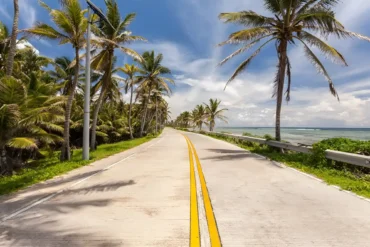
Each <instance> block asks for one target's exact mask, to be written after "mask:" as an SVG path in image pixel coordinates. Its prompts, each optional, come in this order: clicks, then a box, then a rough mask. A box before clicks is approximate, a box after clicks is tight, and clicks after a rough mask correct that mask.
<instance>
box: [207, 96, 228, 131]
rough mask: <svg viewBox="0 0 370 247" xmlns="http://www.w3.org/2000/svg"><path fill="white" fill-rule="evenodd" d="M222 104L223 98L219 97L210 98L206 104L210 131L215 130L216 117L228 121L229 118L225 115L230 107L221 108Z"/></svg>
mask: <svg viewBox="0 0 370 247" xmlns="http://www.w3.org/2000/svg"><path fill="white" fill-rule="evenodd" d="M220 104H221V100H218V99H210V100H209V104H208V105H207V104H205V103H204V105H205V111H206V114H207V117H208V121H209V131H213V130H214V128H215V125H216V119H220V120H221V121H223V122H225V123H227V120H226V119H227V118H226V117H225V116H224V115H223V113H224V112H225V111H227V110H228V109H226V108H223V109H219V106H220Z"/></svg>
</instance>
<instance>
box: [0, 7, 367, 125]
mask: <svg viewBox="0 0 370 247" xmlns="http://www.w3.org/2000/svg"><path fill="white" fill-rule="evenodd" d="M45 2H46V3H47V4H49V5H50V6H51V7H53V8H59V6H58V1H56V0H45ZM81 2H82V3H83V4H84V5H85V1H82V0H81ZM93 2H94V3H95V4H96V5H98V6H99V7H101V8H102V9H104V1H103V0H94V1H93ZM118 2H119V5H120V10H121V13H122V14H127V13H130V12H135V13H137V18H136V20H135V21H134V22H133V23H132V25H131V26H130V30H131V31H132V32H133V34H136V35H141V36H144V37H146V38H147V39H148V40H149V42H147V43H135V44H131V45H130V47H131V48H133V49H136V50H137V51H139V52H143V51H145V50H153V49H154V50H155V51H157V52H161V53H163V54H164V57H165V60H164V64H165V65H166V66H168V67H169V68H171V69H172V71H173V76H174V78H175V79H176V84H177V86H176V87H175V88H174V93H173V95H172V97H171V98H169V99H168V101H169V103H170V107H171V111H172V113H173V116H176V115H178V114H179V113H180V112H181V111H185V110H190V109H191V108H193V107H194V106H195V105H196V104H200V103H203V102H206V101H207V100H208V99H209V98H211V97H213V98H219V99H221V100H222V102H223V107H227V108H228V109H229V111H228V113H227V116H228V118H229V126H273V125H274V112H275V101H274V100H273V99H271V93H272V81H273V79H274V73H275V66H276V62H277V57H276V54H275V51H274V47H273V45H272V46H270V47H268V48H267V49H265V50H264V51H263V52H262V53H261V54H260V55H259V57H258V58H257V59H256V60H254V62H253V63H252V65H251V66H250V67H249V70H248V71H247V72H245V73H244V74H242V75H241V76H240V77H239V78H238V79H237V80H235V81H234V82H233V83H232V84H230V86H229V87H228V88H227V89H226V91H223V88H224V86H225V82H226V81H227V79H228V77H229V76H230V75H231V73H232V72H233V68H235V67H236V66H237V65H238V63H239V62H240V61H241V60H242V59H243V58H244V59H245V58H246V57H247V56H248V55H250V53H246V54H242V55H240V56H239V57H237V58H235V59H234V60H232V61H230V62H229V63H228V64H226V65H225V66H223V67H218V66H217V64H218V62H220V61H221V60H222V59H223V58H224V57H225V56H227V55H228V54H229V53H231V52H232V51H233V50H235V49H236V48H237V47H236V46H230V47H222V48H220V47H217V46H216V45H217V44H218V43H220V42H222V41H224V40H225V39H226V38H227V36H228V34H229V33H231V32H232V31H235V30H238V29H241V28H242V27H238V26H235V25H230V24H223V23H222V22H221V21H219V20H218V18H217V16H218V14H219V13H220V12H228V11H238V10H249V9H251V10H254V11H256V12H259V13H263V14H265V15H268V12H266V11H265V10H264V9H263V5H262V3H256V2H262V1H255V0H176V1H174V0H157V1H152V0H125V1H121V0H119V1H118ZM19 4H20V12H21V20H20V28H27V27H30V26H32V24H33V23H35V22H36V21H42V22H47V23H50V21H49V17H48V13H47V12H46V11H45V10H44V9H43V8H41V7H40V6H39V5H38V3H37V0H19ZM12 8H13V7H12V1H11V0H0V19H1V20H2V21H3V22H5V23H6V24H8V25H10V23H11V19H12V12H13V9H12ZM335 11H336V13H337V17H338V19H339V20H340V21H341V22H342V23H343V24H344V25H345V26H346V27H347V29H349V30H351V31H355V32H360V33H362V34H365V35H368V36H370V29H369V28H368V27H367V25H368V23H370V16H369V15H368V13H369V11H370V1H368V0H353V1H343V2H342V3H341V4H339V5H338V7H337V8H336V9H335ZM30 42H31V43H32V45H33V46H34V47H35V48H36V49H37V50H39V52H40V54H42V55H46V56H50V57H56V56H62V55H67V56H70V57H72V56H73V50H72V49H71V47H69V46H58V45H57V44H56V43H54V42H51V41H45V40H35V39H31V40H30ZM329 42H330V44H332V45H333V46H335V47H336V48H337V49H338V50H339V51H341V52H342V54H343V55H344V56H345V57H346V59H347V62H348V64H349V67H341V66H339V65H336V64H332V63H331V61H329V60H327V59H325V58H324V57H322V60H323V62H324V64H325V65H326V66H327V68H328V71H329V73H330V74H331V76H332V78H333V79H334V82H335V84H336V87H337V90H338V92H339V95H340V98H341V102H340V103H339V102H338V101H336V99H335V98H334V97H332V96H331V94H330V93H329V90H328V87H327V83H326V81H325V79H324V78H323V77H322V76H321V75H317V73H316V70H315V68H314V67H313V66H312V65H311V64H310V62H309V61H307V59H305V58H304V56H303V51H302V47H300V46H291V47H290V49H289V56H290V59H291V63H292V70H293V91H292V99H291V102H290V103H289V104H284V106H283V118H282V125H283V126H315V127H327V126H330V127H370V56H369V55H370V43H368V42H365V41H358V40H351V39H350V40H336V39H332V38H330V39H329ZM117 54H119V51H117ZM127 61H129V59H127V58H126V57H125V56H123V55H122V54H119V61H118V65H123V64H124V63H125V62H127Z"/></svg>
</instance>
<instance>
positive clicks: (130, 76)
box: [119, 64, 139, 139]
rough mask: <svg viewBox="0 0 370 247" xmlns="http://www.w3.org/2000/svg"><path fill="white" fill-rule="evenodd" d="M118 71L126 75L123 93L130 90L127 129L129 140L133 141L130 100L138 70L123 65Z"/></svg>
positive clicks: (132, 65) (134, 67)
mask: <svg viewBox="0 0 370 247" xmlns="http://www.w3.org/2000/svg"><path fill="white" fill-rule="evenodd" d="M119 70H120V71H121V72H123V73H125V74H126V75H127V79H126V86H125V91H126V93H127V92H128V90H130V107H129V112H128V127H129V129H130V138H131V139H133V138H134V135H133V130H132V121H131V116H132V100H133V95H134V86H135V84H136V83H137V79H136V78H135V74H136V73H137V72H138V71H139V68H138V67H136V66H135V65H134V64H131V65H129V64H125V66H124V67H122V68H119Z"/></svg>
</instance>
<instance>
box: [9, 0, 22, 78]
mask: <svg viewBox="0 0 370 247" xmlns="http://www.w3.org/2000/svg"><path fill="white" fill-rule="evenodd" d="M13 3H14V18H13V29H12V36H11V39H10V50H9V55H8V60H7V64H6V75H7V76H11V75H12V73H13V62H14V56H15V52H16V48H17V34H18V21H19V5H18V0H13Z"/></svg>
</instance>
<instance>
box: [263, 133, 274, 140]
mask: <svg viewBox="0 0 370 247" xmlns="http://www.w3.org/2000/svg"><path fill="white" fill-rule="evenodd" d="M263 138H264V139H266V140H267V141H275V138H274V137H273V136H272V135H269V134H266V135H264V136H263Z"/></svg>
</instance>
